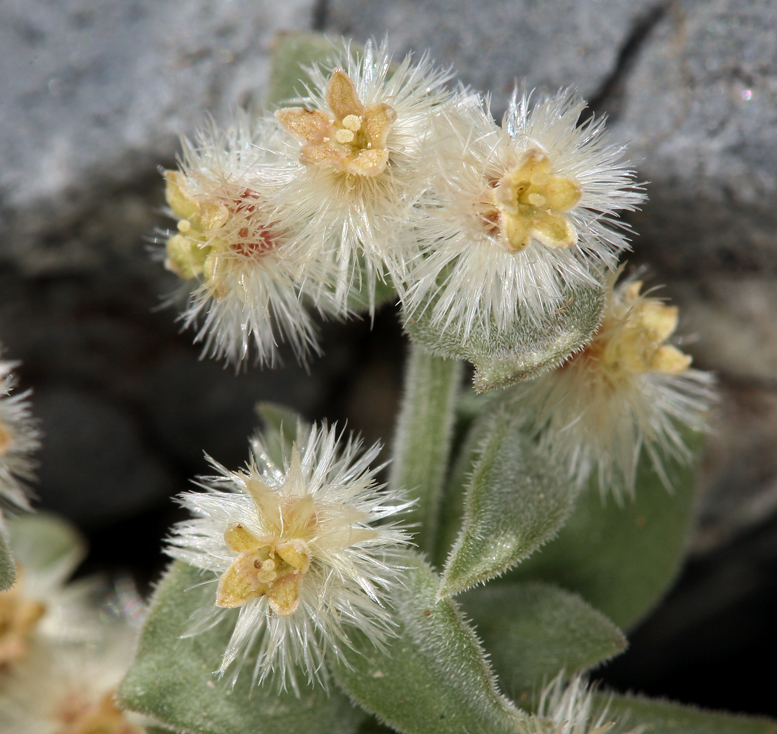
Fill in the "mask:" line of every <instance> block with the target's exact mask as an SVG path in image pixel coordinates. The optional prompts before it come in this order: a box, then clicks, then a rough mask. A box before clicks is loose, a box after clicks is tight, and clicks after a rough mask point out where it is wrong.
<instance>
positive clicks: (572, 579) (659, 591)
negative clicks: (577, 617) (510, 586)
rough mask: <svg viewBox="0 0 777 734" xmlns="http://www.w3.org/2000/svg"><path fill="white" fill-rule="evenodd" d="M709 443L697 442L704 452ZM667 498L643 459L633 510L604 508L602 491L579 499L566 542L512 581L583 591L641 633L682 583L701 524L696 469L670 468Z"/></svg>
mask: <svg viewBox="0 0 777 734" xmlns="http://www.w3.org/2000/svg"><path fill="white" fill-rule="evenodd" d="M700 446H701V437H700V436H698V435H697V436H695V437H693V438H692V447H695V448H697V449H698V448H700ZM667 469H668V471H669V475H670V477H674V478H675V481H674V487H675V489H674V492H673V493H671V494H670V493H669V492H667V490H666V488H665V487H664V486H663V485H662V484H661V481H660V479H659V478H658V476H656V474H655V473H654V472H653V471H652V469H651V466H650V462H649V461H647V460H645V457H644V456H643V458H642V460H641V462H640V467H639V471H638V475H637V482H636V495H635V499H634V501H633V502H631V501H627V502H626V504H625V505H624V506H623V507H619V506H618V505H617V504H616V503H615V501H613V499H612V498H611V497H608V498H606V500H605V501H604V502H603V500H602V498H601V496H600V493H599V489H598V487H597V486H594V484H595V483H592V485H591V486H590V487H589V488H588V489H587V490H586V491H585V492H583V493H582V495H581V496H580V497H579V498H578V501H577V506H576V509H575V511H574V513H573V514H572V516H571V517H570V518H569V521H568V522H567V524H566V525H565V526H564V529H563V530H562V531H561V533H560V534H559V537H558V538H557V539H556V540H554V541H553V542H551V543H549V544H548V545H547V546H546V547H545V548H543V549H542V552H541V553H538V554H537V555H535V556H534V557H533V558H531V559H529V560H528V561H527V562H526V563H523V564H521V565H520V566H519V567H518V568H516V569H514V570H513V571H512V572H511V573H510V575H509V578H510V579H512V580H521V579H522V580H528V579H534V580H538V581H547V582H550V583H555V584H558V585H559V586H562V587H564V588H566V589H569V590H570V591H576V592H577V593H578V594H580V596H582V597H583V598H584V599H585V600H586V601H587V602H589V603H590V604H591V605H593V606H594V607H596V608H597V609H599V610H600V611H601V612H603V613H604V614H606V615H607V616H608V617H609V618H610V619H612V620H613V622H615V623H616V624H617V625H618V626H620V627H621V628H623V629H629V628H630V627H633V626H634V625H635V624H636V623H637V622H638V621H639V620H640V619H642V618H643V617H644V616H645V615H646V614H647V613H648V612H649V611H650V610H651V609H652V608H653V607H654V606H655V605H656V604H657V603H658V601H659V600H660V599H661V597H662V596H663V594H665V593H666V591H667V589H668V588H669V586H670V585H671V583H672V581H674V578H675V576H676V575H677V572H678V570H679V568H680V564H681V562H682V559H683V557H684V555H685V548H686V543H687V538H688V534H689V531H690V527H691V522H692V518H693V507H694V498H695V495H696V492H695V474H696V472H695V466H683V465H679V464H677V463H676V462H667Z"/></svg>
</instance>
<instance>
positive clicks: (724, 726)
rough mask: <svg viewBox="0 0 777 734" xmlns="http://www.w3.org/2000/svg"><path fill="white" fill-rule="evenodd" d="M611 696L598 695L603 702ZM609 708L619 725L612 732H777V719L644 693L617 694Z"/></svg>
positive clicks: (691, 733)
mask: <svg viewBox="0 0 777 734" xmlns="http://www.w3.org/2000/svg"><path fill="white" fill-rule="evenodd" d="M608 698H609V697H608V696H606V695H605V694H598V695H597V699H598V700H599V703H600V704H601V705H604V702H605V701H606V700H607V699H608ZM609 711H610V713H611V714H612V716H611V717H608V718H611V719H612V720H615V721H617V724H616V726H615V727H614V728H613V729H611V730H610V732H608V734H627V732H632V731H634V730H635V729H637V727H640V726H643V727H644V729H641V731H642V732H644V734H777V721H773V720H771V719H762V718H755V717H745V716H735V715H733V714H725V713H719V712H713V711H703V710H702V709H698V708H696V707H694V706H683V705H681V704H679V703H671V702H669V701H659V700H653V699H649V698H643V697H641V696H613V697H612V699H611V700H610V706H609Z"/></svg>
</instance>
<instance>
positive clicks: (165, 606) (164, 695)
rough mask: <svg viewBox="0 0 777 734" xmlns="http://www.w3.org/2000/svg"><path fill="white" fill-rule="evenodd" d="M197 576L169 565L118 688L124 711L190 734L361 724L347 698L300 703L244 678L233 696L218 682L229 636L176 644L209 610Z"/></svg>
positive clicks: (316, 731) (343, 730) (225, 628)
mask: <svg viewBox="0 0 777 734" xmlns="http://www.w3.org/2000/svg"><path fill="white" fill-rule="evenodd" d="M201 581H202V574H201V572H200V571H198V570H197V569H195V568H192V567H191V566H187V565H186V564H184V563H181V562H175V563H173V564H172V565H171V566H170V568H169V569H168V571H167V573H166V574H165V576H164V578H163V579H162V581H161V582H160V584H159V586H158V587H157V589H156V592H155V593H154V597H153V599H152V602H151V609H150V611H149V616H148V619H147V620H146V624H145V626H144V628H143V632H142V634H141V638H140V645H139V648H138V654H137V658H136V660H135V662H134V663H133V665H132V667H131V668H130V670H129V672H128V673H127V675H126V677H125V678H124V681H123V682H122V683H121V686H120V687H119V698H120V700H121V703H122V705H123V706H124V707H125V708H127V709H130V710H131V711H137V712H138V713H141V714H144V715H146V716H150V717H152V718H153V719H155V720H156V721H158V722H160V723H161V724H162V725H164V726H169V727H171V728H173V729H175V730H181V731H185V732H187V733H188V732H192V733H193V734H349V733H352V732H355V731H356V729H357V728H358V726H359V723H360V721H361V720H362V718H363V717H364V714H363V712H361V711H359V710H357V709H355V708H353V706H351V704H350V703H349V701H348V699H347V698H345V696H343V695H341V694H338V693H333V694H332V695H331V696H327V694H326V692H325V691H324V690H323V689H321V688H316V689H310V688H303V689H302V691H301V697H300V698H297V697H296V696H295V695H294V694H293V693H290V692H285V693H277V692H276V691H275V688H274V687H272V683H270V684H268V685H266V686H263V687H257V686H252V684H251V674H250V671H249V672H248V674H246V675H241V676H240V677H239V678H238V681H237V684H236V685H235V687H234V689H230V688H229V687H228V686H227V685H225V683H224V682H222V681H219V680H218V679H216V678H215V677H214V676H213V674H212V671H214V670H216V669H217V668H218V666H219V664H220V662H221V657H222V655H223V654H224V650H225V648H226V646H227V643H228V641H229V637H230V634H231V632H232V630H231V628H230V626H229V625H223V624H222V625H218V626H217V627H215V628H213V629H211V630H209V631H207V632H204V633H202V634H200V635H197V636H196V637H191V638H184V639H181V635H183V634H184V633H185V632H186V631H187V630H188V628H189V626H190V617H191V614H192V612H194V611H195V610H197V609H201V608H203V607H204V606H205V605H208V604H213V598H212V597H213V588H212V586H205V587H202V586H200V587H199V588H196V587H197V585H198V584H200V583H201Z"/></svg>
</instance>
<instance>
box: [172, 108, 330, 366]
mask: <svg viewBox="0 0 777 734" xmlns="http://www.w3.org/2000/svg"><path fill="white" fill-rule="evenodd" d="M279 134H280V131H278V130H277V126H276V125H275V123H274V121H273V120H272V118H269V119H258V120H252V119H251V118H250V117H249V115H248V114H246V113H244V112H237V113H236V114H235V116H234V119H233V124H232V125H231V126H230V127H229V128H228V129H226V130H218V129H217V128H216V127H215V125H211V126H210V128H209V129H208V130H206V131H203V132H202V133H201V134H200V135H199V138H198V139H197V141H196V143H190V142H187V141H184V151H183V157H182V159H181V162H180V171H167V172H166V173H165V178H166V180H167V191H166V193H167V202H168V204H169V206H170V209H171V210H172V214H173V216H175V217H176V218H177V219H178V220H179V221H178V227H177V229H178V231H177V233H176V234H173V235H171V236H170V237H168V238H167V240H166V245H165V254H166V260H165V266H166V267H167V268H168V270H171V271H172V272H174V273H175V274H176V275H178V276H179V277H180V278H182V279H183V280H185V281H186V282H187V286H186V287H187V293H188V305H187V307H186V309H185V311H184V312H183V314H182V315H181V320H182V321H183V323H184V325H185V326H186V327H190V326H193V327H195V328H197V329H198V332H197V337H196V339H195V341H200V342H203V344H204V349H203V353H204V354H207V355H209V356H214V357H216V358H222V357H223V358H226V359H227V360H228V361H229V362H232V363H234V364H236V365H239V364H240V363H241V362H243V361H244V360H246V359H248V358H249V355H251V352H252V351H253V357H254V359H255V361H256V362H258V363H262V364H273V363H274V362H275V361H276V359H277V354H278V351H277V343H278V342H279V341H288V342H289V343H290V344H291V346H292V348H293V350H294V352H295V354H296V356H297V357H298V358H299V359H300V360H302V361H304V360H305V358H306V356H307V354H308V352H309V351H310V350H313V351H318V347H317V343H316V329H315V326H314V324H313V321H312V320H311V318H310V315H309V314H308V312H307V310H306V308H305V305H304V304H303V302H302V296H301V291H302V290H303V287H304V284H305V282H306V281H308V282H312V283H316V286H317V287H316V298H317V304H316V305H318V307H319V309H320V310H321V309H325V308H326V306H327V303H326V299H327V293H328V292H329V290H331V287H330V286H329V285H328V282H329V281H330V280H331V279H332V276H331V275H329V274H328V270H327V265H326V263H325V261H324V260H323V259H321V258H317V257H315V254H312V255H311V250H310V248H307V249H303V248H300V247H295V243H296V241H297V239H298V238H299V237H302V238H303V239H304V238H305V237H306V233H305V229H304V225H300V216H299V212H295V211H294V210H293V209H291V210H288V211H286V212H285V213H284V214H283V215H281V214H279V212H278V211H277V209H276V204H275V203H274V197H275V196H276V195H277V193H278V191H279V189H281V188H283V186H284V185H285V184H287V183H288V181H289V180H290V179H291V178H292V177H293V175H294V169H295V168H296V169H298V168H300V166H299V164H291V163H290V162H289V161H288V160H287V159H286V158H284V157H282V156H280V155H279V154H278V153H277V149H278V148H280V147H281V143H280V141H279V138H278V135H279ZM330 310H331V309H330Z"/></svg>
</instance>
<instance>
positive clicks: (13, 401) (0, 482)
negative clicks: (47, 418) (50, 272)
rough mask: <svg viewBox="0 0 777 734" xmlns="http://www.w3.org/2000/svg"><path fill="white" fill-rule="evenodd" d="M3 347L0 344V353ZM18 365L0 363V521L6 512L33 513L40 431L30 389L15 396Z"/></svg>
mask: <svg viewBox="0 0 777 734" xmlns="http://www.w3.org/2000/svg"><path fill="white" fill-rule="evenodd" d="M2 351H3V348H2V345H0V354H2ZM18 366H19V363H18V362H7V361H2V360H0V519H2V514H3V511H4V510H11V511H14V510H30V509H31V508H30V494H31V490H30V488H29V485H28V482H30V481H32V480H33V479H34V478H35V467H36V465H37V462H36V461H35V460H34V459H33V458H32V455H33V453H34V452H35V451H37V450H38V449H39V448H40V443H41V442H40V432H39V430H38V424H37V421H36V420H35V419H34V418H33V417H32V410H31V406H30V402H29V400H28V398H29V397H30V395H31V394H32V393H31V391H30V390H26V391H25V392H21V393H15V390H16V387H17V379H16V376H15V375H14V373H13V370H14V369H15V368H16V367H18Z"/></svg>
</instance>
